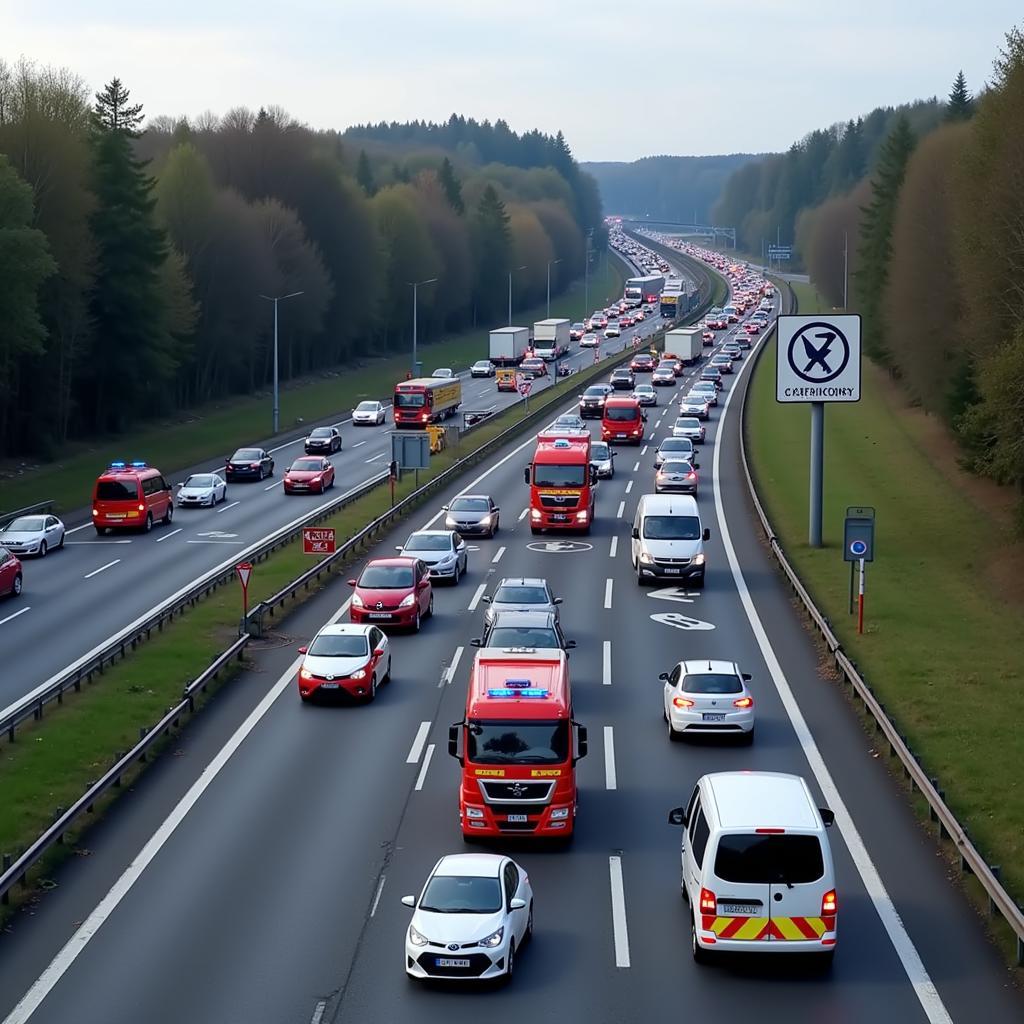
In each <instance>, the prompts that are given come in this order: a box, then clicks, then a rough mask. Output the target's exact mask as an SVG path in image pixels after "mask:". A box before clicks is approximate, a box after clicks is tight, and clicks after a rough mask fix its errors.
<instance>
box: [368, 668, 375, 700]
mask: <svg viewBox="0 0 1024 1024" xmlns="http://www.w3.org/2000/svg"><path fill="white" fill-rule="evenodd" d="M366 699H367V700H368V701H374V700H376V699H377V673H376V672H374V673H373V675H372V676H370V695H369V696H368V697H367V698H366Z"/></svg>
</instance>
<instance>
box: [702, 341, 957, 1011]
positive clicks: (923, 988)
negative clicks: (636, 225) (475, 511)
mask: <svg viewBox="0 0 1024 1024" xmlns="http://www.w3.org/2000/svg"><path fill="white" fill-rule="evenodd" d="M751 365H753V364H752V363H748V362H746V361H744V365H743V367H742V369H741V370H740V374H742V373H743V372H744V371H745V370H746V368H747V366H751ZM737 390H738V389H737V388H733V389H731V390H730V391H729V393H728V395H727V396H726V399H725V405H724V406H723V407H722V420H721V425H720V427H719V432H718V437H717V438H716V439H715V441H716V443H715V452H714V456H713V458H712V479H713V481H714V488H715V517H716V518H717V520H718V528H719V530H720V531H721V535H722V546H723V547H724V548H725V554H726V558H727V559H728V562H729V568H730V570H731V572H732V578H733V582H734V583H735V586H736V590H737V592H738V593H739V596H740V602H741V603H742V605H743V610H744V612H746V615H747V620H748V621H749V623H750V629H751V632H753V634H754V638H755V639H756V640H757V645H758V647H759V648H760V649H761V656H762V657H763V658H764V661H765V664H766V665H767V666H768V673H769V675H770V676H771V677H772V682H773V683H774V684H775V689H776V690H778V693H779V698H780V699H781V701H782V705H783V707H784V708H785V709H786V713H787V714H788V715H789V720H790V721H791V722H792V724H793V731H794V732H795V733H796V738H797V741H798V742H799V744H800V747H801V749H802V751H803V754H804V757H805V758H806V759H807V763H808V765H809V766H810V769H811V771H812V772H813V773H814V777H815V779H816V780H817V783H818V785H819V787H820V788H821V792H822V795H823V796H824V798H825V802H826V803H827V804H828V806H829V807H830V808H831V809H832V810H833V811H834V812H835V816H836V825H837V826H838V827H839V831H840V833H841V834H842V837H843V841H844V842H845V843H846V847H847V849H848V850H849V851H850V857H851V858H852V859H853V863H854V864H855V866H856V868H857V873H858V874H859V875H860V877H861V881H862V882H863V883H864V888H865V889H866V890H867V893H868V896H869V897H870V899H871V902H872V904H874V907H875V912H876V913H877V914H878V917H879V919H880V920H881V922H882V926H883V927H884V928H885V930H886V932H887V933H888V935H889V939H890V941H891V942H892V944H893V947H894V949H895V950H896V955H897V956H898V957H899V958H900V962H901V963H902V964H903V970H904V971H905V972H906V975H907V978H908V979H909V980H910V984H911V986H912V987H913V989H914V994H915V995H916V996H917V999H918V1002H919V1003H920V1004H921V1008H922V1009H923V1010H924V1012H925V1016H926V1017H927V1018H928V1020H929V1021H930V1022H931V1024H953V1019H952V1017H950V1015H949V1012H948V1011H947V1009H946V1007H945V1005H944V1004H943V1002H942V997H941V996H940V995H939V992H938V989H936V987H935V983H934V982H933V981H932V979H931V977H930V976H929V974H928V971H927V969H926V968H925V966H924V962H923V961H922V960H921V955H920V954H919V953H918V951H917V948H916V947H915V946H914V943H913V940H912V939H911V938H910V935H909V934H908V933H907V929H906V927H905V925H904V924H903V921H902V919H901V918H900V915H899V911H898V910H897V909H896V906H895V904H894V903H893V901H892V897H890V896H889V893H888V892H887V891H886V888H885V884H884V883H883V882H882V877H881V875H879V873H878V869H877V868H876V867H875V865H874V862H873V861H872V860H871V855H870V854H869V853H868V851H867V847H866V846H865V845H864V840H863V839H861V836H860V832H859V831H858V829H857V826H856V825H855V824H854V821H853V817H852V816H851V814H850V812H849V810H848V809H847V807H846V804H845V802H844V801H843V798H842V797H841V796H840V794H839V788H838V787H837V786H836V784H835V780H834V779H833V778H832V774H831V773H830V772H829V770H828V767H827V765H826V764H825V759H824V758H823V757H822V756H821V751H820V750H818V745H817V743H816V742H815V740H814V737H813V735H812V734H811V730H810V728H809V727H808V725H807V721H806V720H805V718H804V716H803V713H802V712H801V710H800V705H799V704H798V703H797V700H796V697H794V695H793V691H792V689H791V688H790V685H789V681H788V680H787V679H786V676H785V673H784V672H783V670H782V665H781V664H780V662H779V659H778V657H777V656H776V654H775V650H774V648H773V647H772V644H771V641H770V640H769V639H768V634H767V632H766V631H765V628H764V624H763V623H762V622H761V616H760V615H759V614H758V611H757V608H756V607H755V605H754V600H753V598H752V597H751V595H750V590H749V588H748V587H747V581H746V578H745V577H744V575H743V570H742V569H741V568H740V563H739V558H738V557H737V555H736V549H735V547H734V546H733V543H732V535H731V534H730V532H729V526H728V524H727V522H726V518H725V508H724V506H723V504H722V489H721V483H720V479H721V478H720V476H719V464H720V461H721V454H722V433H723V429H724V426H725V419H726V414H727V413H728V411H729V406H730V404H731V403H732V398H733V395H734V394H736V392H737Z"/></svg>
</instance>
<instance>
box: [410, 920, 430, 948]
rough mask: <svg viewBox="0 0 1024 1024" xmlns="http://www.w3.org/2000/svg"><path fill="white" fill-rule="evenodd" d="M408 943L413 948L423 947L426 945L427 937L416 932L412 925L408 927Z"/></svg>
mask: <svg viewBox="0 0 1024 1024" xmlns="http://www.w3.org/2000/svg"><path fill="white" fill-rule="evenodd" d="M409 941H410V942H411V943H412V944H413V945H414V946H425V945H426V944H427V937H426V936H425V935H423V934H422V933H420V932H418V931H416V929H415V928H413V926H412V925H409Z"/></svg>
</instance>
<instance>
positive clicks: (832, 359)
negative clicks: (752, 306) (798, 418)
mask: <svg viewBox="0 0 1024 1024" xmlns="http://www.w3.org/2000/svg"><path fill="white" fill-rule="evenodd" d="M777 334H778V353H777V359H776V371H775V400H776V401H777V402H787V403H789V402H799V403H805V402H809V403H810V405H811V464H810V491H809V502H808V505H809V511H808V529H807V535H808V543H809V544H810V546H811V547H812V548H820V547H821V524H822V501H823V493H824V475H825V403H826V402H859V401H860V315H859V314H857V313H848V314H843V315H839V316H831V315H828V316H827V318H826V317H825V316H821V315H817V314H812V315H810V316H793V315H788V314H787V315H785V316H780V317H779V318H778V331H777Z"/></svg>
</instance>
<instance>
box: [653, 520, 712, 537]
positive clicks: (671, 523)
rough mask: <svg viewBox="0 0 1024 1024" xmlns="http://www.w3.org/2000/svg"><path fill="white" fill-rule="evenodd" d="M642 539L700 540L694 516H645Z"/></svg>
mask: <svg viewBox="0 0 1024 1024" xmlns="http://www.w3.org/2000/svg"><path fill="white" fill-rule="evenodd" d="M644 537H646V538H647V539H648V540H700V520H699V519H698V518H697V517H696V516H646V517H645V518H644Z"/></svg>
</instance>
